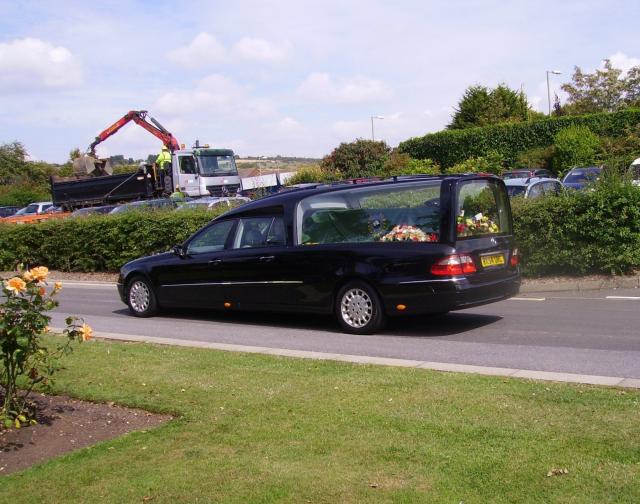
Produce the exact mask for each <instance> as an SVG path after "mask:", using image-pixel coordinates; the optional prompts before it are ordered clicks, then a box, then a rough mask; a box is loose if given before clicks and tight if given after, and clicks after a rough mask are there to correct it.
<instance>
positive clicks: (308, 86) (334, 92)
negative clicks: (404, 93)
mask: <svg viewBox="0 0 640 504" xmlns="http://www.w3.org/2000/svg"><path fill="white" fill-rule="evenodd" d="M297 94H298V96H300V97H302V98H305V99H307V100H311V101H319V102H323V103H362V102H372V101H380V100H388V99H389V98H391V97H392V96H393V91H392V90H391V88H390V87H389V86H388V85H387V84H385V83H384V82H382V81H379V80H375V79H368V78H366V77H362V76H356V77H351V78H346V79H341V80H339V81H337V82H336V81H334V80H332V79H331V77H330V76H329V74H326V73H312V74H311V75H309V76H308V77H307V78H306V79H305V80H304V82H302V84H300V86H298V90H297Z"/></svg>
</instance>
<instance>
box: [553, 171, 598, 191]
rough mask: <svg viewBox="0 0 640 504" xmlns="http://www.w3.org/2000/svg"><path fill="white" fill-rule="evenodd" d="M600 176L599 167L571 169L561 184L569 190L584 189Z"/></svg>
mask: <svg viewBox="0 0 640 504" xmlns="http://www.w3.org/2000/svg"><path fill="white" fill-rule="evenodd" d="M601 174H602V167H600V166H589V167H587V168H573V169H572V170H569V173H567V174H566V175H565V176H564V178H563V179H562V183H563V184H564V185H565V187H568V188H569V189H576V190H580V189H584V188H585V187H586V186H588V185H589V184H593V183H594V182H595V181H596V180H598V179H599V178H600V175H601Z"/></svg>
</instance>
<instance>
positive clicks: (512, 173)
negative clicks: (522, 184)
mask: <svg viewBox="0 0 640 504" xmlns="http://www.w3.org/2000/svg"><path fill="white" fill-rule="evenodd" d="M501 177H502V178H503V179H504V180H509V179H516V178H517V179H521V178H530V177H544V178H556V176H555V175H554V174H553V172H551V171H549V170H545V169H544V168H523V169H521V170H509V171H506V172H503V173H502V175H501Z"/></svg>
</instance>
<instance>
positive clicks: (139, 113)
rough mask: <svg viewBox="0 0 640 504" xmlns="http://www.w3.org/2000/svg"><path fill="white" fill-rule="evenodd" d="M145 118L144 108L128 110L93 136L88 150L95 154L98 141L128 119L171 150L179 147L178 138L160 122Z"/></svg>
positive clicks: (124, 123) (101, 140) (112, 132)
mask: <svg viewBox="0 0 640 504" xmlns="http://www.w3.org/2000/svg"><path fill="white" fill-rule="evenodd" d="M146 119H147V111H146V110H130V111H129V112H127V113H126V114H125V115H124V116H122V117H121V118H120V119H118V120H117V121H116V122H114V123H113V124H112V125H111V126H109V127H108V128H107V129H105V130H104V131H102V132H101V133H100V134H99V135H98V136H97V137H96V138H95V140H94V141H93V142H92V143H91V145H89V152H90V153H91V154H92V155H95V150H96V146H97V145H98V144H99V143H100V142H103V141H105V140H106V139H107V138H109V137H110V136H112V135H115V134H116V133H117V132H118V131H120V129H121V128H122V127H123V126H124V125H126V124H127V123H128V122H129V121H134V122H135V123H136V124H138V125H139V126H142V127H143V128H144V129H146V130H147V131H148V132H149V133H151V134H152V135H154V136H156V137H157V138H159V139H160V140H162V143H163V144H164V145H166V146H167V147H169V149H170V150H171V151H172V152H173V151H174V150H178V149H179V148H180V144H179V143H178V140H177V139H176V138H175V137H174V136H173V135H172V134H171V133H169V131H167V129H166V128H164V127H163V126H162V124H160V123H159V122H158V121H156V120H155V119H154V118H153V117H150V120H151V121H152V122H153V123H154V124H151V123H149V122H147V120H146Z"/></svg>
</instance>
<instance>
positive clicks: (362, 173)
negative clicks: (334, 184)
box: [321, 138, 391, 179]
mask: <svg viewBox="0 0 640 504" xmlns="http://www.w3.org/2000/svg"><path fill="white" fill-rule="evenodd" d="M390 154H391V149H390V148H389V146H388V145H387V144H386V143H385V142H374V141H372V140H364V139H362V138H359V139H358V140H356V141H355V142H350V143H341V144H340V145H339V146H338V147H336V148H335V149H334V150H333V151H332V152H331V154H329V155H327V156H325V157H324V158H323V159H322V165H321V166H322V168H323V169H324V170H326V171H328V172H329V173H337V175H338V178H342V179H350V178H360V177H374V176H377V175H379V174H380V172H381V171H383V166H384V164H385V163H386V161H387V160H388V159H389V155H390Z"/></svg>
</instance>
